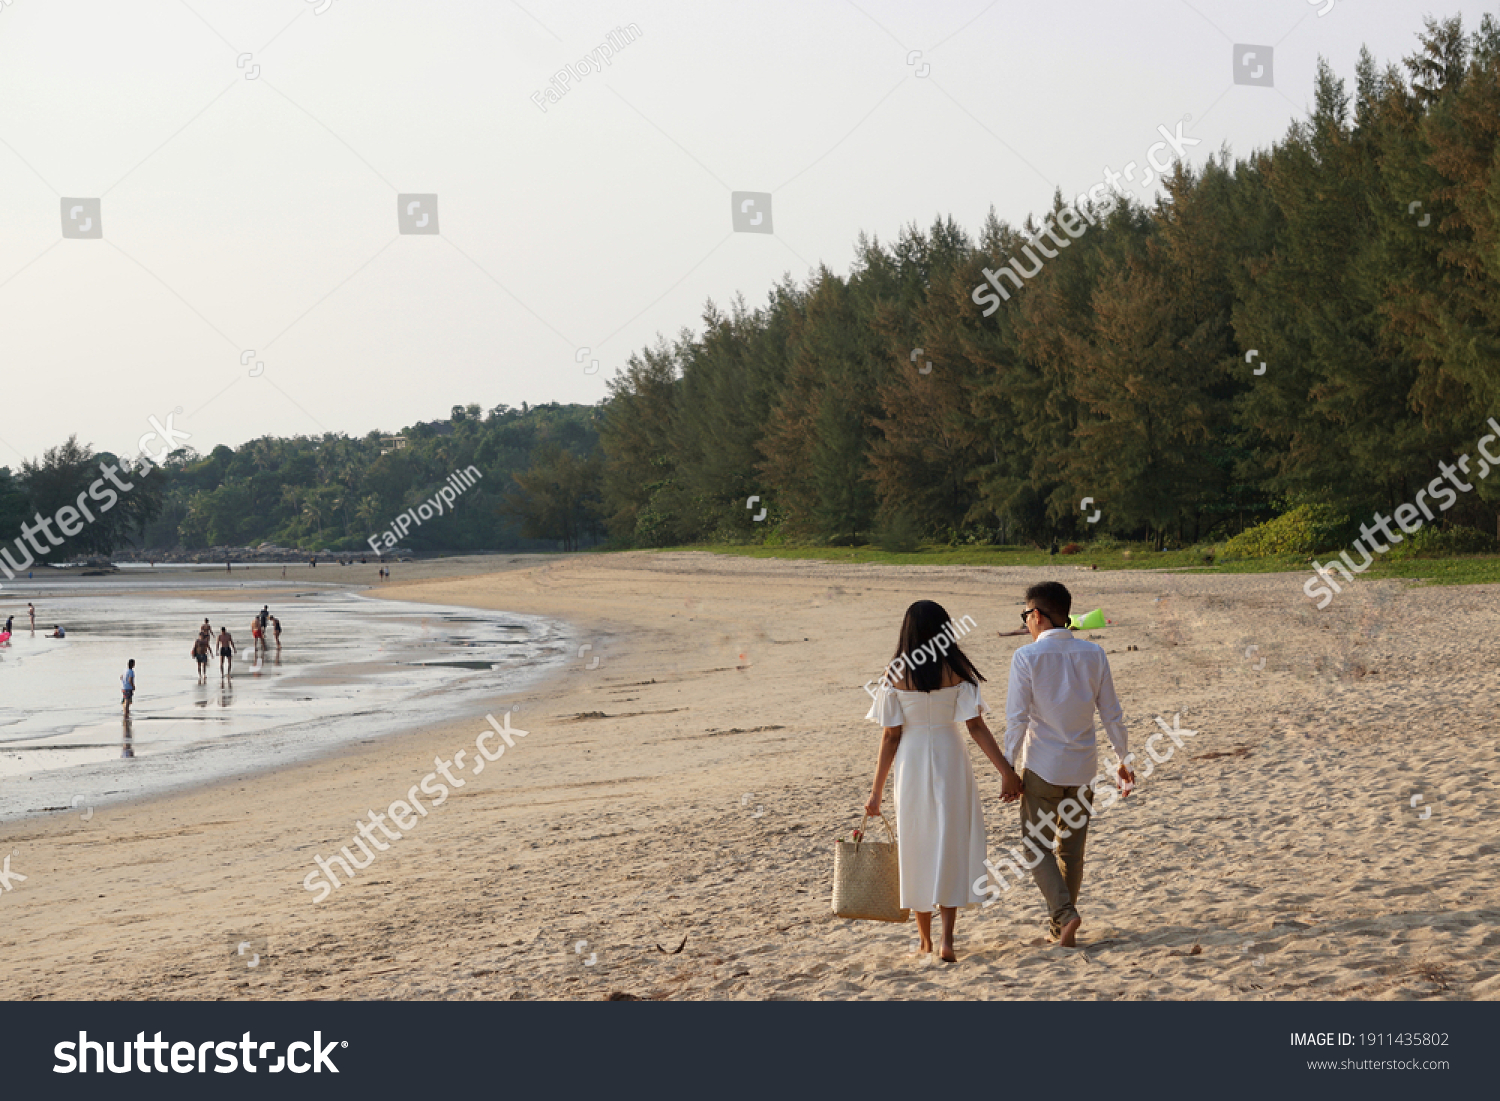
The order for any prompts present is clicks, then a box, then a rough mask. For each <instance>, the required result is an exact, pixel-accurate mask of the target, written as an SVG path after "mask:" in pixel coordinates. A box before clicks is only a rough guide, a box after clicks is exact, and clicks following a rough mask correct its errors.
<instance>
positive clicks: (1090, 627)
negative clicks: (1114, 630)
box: [1068, 608, 1105, 631]
mask: <svg viewBox="0 0 1500 1101" xmlns="http://www.w3.org/2000/svg"><path fill="white" fill-rule="evenodd" d="M1104 623H1105V621H1104V609H1103V608H1095V609H1094V610H1093V611H1092V612H1090V613H1089V614H1088V615H1085V616H1076V615H1070V616H1069V617H1068V624H1069V626H1071V627H1072V628H1073V629H1074V630H1075V631H1097V630H1099V629H1100V628H1101V627H1103V626H1104Z"/></svg>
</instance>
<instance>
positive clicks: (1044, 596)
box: [1026, 581, 1073, 628]
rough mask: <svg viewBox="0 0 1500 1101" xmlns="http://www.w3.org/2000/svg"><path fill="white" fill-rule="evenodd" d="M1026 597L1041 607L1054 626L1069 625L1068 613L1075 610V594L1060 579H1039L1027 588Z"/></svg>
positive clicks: (1043, 613) (1064, 626)
mask: <svg viewBox="0 0 1500 1101" xmlns="http://www.w3.org/2000/svg"><path fill="white" fill-rule="evenodd" d="M1026 599H1027V600H1029V601H1030V602H1031V603H1032V604H1033V605H1035V606H1036V607H1038V608H1040V609H1041V611H1042V615H1044V616H1046V617H1047V619H1048V620H1050V621H1051V623H1052V625H1053V626H1054V627H1062V628H1066V627H1067V626H1068V613H1069V612H1071V611H1072V610H1073V594H1072V593H1070V592H1068V587H1067V586H1066V585H1064V584H1063V583H1062V582H1060V581H1039V582H1037V583H1036V584H1035V585H1033V586H1031V588H1029V589H1027V590H1026Z"/></svg>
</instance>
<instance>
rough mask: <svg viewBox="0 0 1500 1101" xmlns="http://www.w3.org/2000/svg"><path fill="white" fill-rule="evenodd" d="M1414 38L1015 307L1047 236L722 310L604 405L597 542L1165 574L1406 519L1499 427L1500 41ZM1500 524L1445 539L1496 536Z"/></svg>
mask: <svg viewBox="0 0 1500 1101" xmlns="http://www.w3.org/2000/svg"><path fill="white" fill-rule="evenodd" d="M1419 41H1420V47H1419V48H1418V49H1417V51H1416V52H1415V53H1414V54H1413V55H1412V56H1411V57H1408V58H1407V59H1405V60H1404V61H1403V62H1402V63H1401V64H1400V65H1399V66H1398V65H1388V66H1386V67H1385V68H1383V69H1382V68H1380V67H1378V66H1377V64H1376V62H1375V61H1374V59H1373V58H1372V57H1371V56H1370V54H1369V53H1368V51H1365V52H1363V53H1362V55H1361V58H1360V61H1359V63H1358V66H1357V69H1356V72H1355V74H1354V85H1353V88H1352V89H1350V88H1349V87H1348V86H1346V83H1345V81H1343V80H1342V79H1339V78H1338V77H1336V76H1335V74H1334V73H1333V72H1332V71H1331V70H1330V69H1329V67H1328V66H1327V64H1326V63H1323V64H1320V66H1319V71H1318V76H1317V81H1316V87H1315V89H1314V92H1315V100H1314V106H1313V108H1312V111H1311V114H1310V115H1309V117H1307V118H1306V119H1304V120H1300V121H1298V122H1295V123H1294V124H1292V125H1291V126H1290V127H1289V129H1288V131H1287V133H1286V135H1285V136H1284V137H1283V138H1282V139H1281V140H1280V141H1279V142H1277V143H1275V144H1274V145H1273V147H1272V148H1270V149H1267V150H1263V151H1257V152H1255V153H1253V154H1252V155H1250V156H1248V157H1246V158H1243V159H1232V158H1231V157H1230V155H1229V153H1228V152H1227V151H1226V152H1222V153H1220V154H1218V155H1215V156H1213V157H1210V158H1209V159H1208V161H1207V163H1205V164H1204V165H1203V166H1202V167H1201V168H1199V169H1193V168H1191V167H1189V166H1186V165H1183V164H1181V163H1179V164H1178V165H1177V166H1176V167H1175V169H1174V170H1173V174H1172V175H1171V176H1170V178H1168V179H1166V180H1165V181H1164V191H1165V194H1164V195H1163V196H1162V198H1160V200H1158V201H1156V202H1154V203H1153V204H1152V205H1150V206H1143V205H1142V204H1140V203H1139V202H1136V201H1133V200H1131V199H1124V200H1122V201H1120V202H1117V203H1114V204H1111V205H1109V206H1108V208H1107V209H1101V210H1091V211H1090V213H1092V214H1093V215H1094V216H1095V217H1096V218H1097V225H1095V226H1094V227H1093V228H1090V229H1088V231H1087V232H1086V233H1083V234H1082V235H1081V236H1080V237H1078V238H1077V239H1074V240H1071V242H1070V244H1069V245H1068V246H1067V247H1063V248H1058V247H1056V245H1055V244H1054V246H1053V247H1051V248H1049V249H1048V250H1046V254H1047V255H1048V256H1051V257H1053V258H1049V259H1046V260H1045V263H1044V264H1043V266H1042V268H1041V270H1040V271H1039V272H1037V273H1036V274H1035V275H1034V276H1033V277H1031V278H1029V279H1028V280H1027V281H1026V282H1025V284H1024V286H1022V287H1019V288H1017V289H1012V282H1013V281H1008V282H1003V283H995V281H993V280H987V279H986V276H985V269H987V268H988V269H990V270H991V274H992V275H993V274H994V269H996V268H997V267H998V266H1000V265H1003V264H1006V263H1007V262H1008V261H1010V260H1011V259H1013V258H1017V257H1022V260H1021V263H1022V264H1023V265H1024V267H1025V269H1026V270H1028V271H1029V270H1030V269H1031V267H1032V264H1031V263H1030V262H1029V261H1028V260H1026V259H1025V258H1024V257H1025V255H1026V254H1025V252H1024V250H1025V249H1026V248H1027V247H1028V246H1029V245H1034V244H1036V241H1037V236H1038V222H1037V221H1036V220H1035V219H1032V218H1028V220H1027V221H1026V223H1025V224H1024V225H1022V226H1019V227H1015V226H1011V225H1009V224H1007V223H1005V222H1003V221H1000V220H998V219H997V218H996V217H995V215H994V212H993V210H992V211H991V213H990V216H989V218H988V219H987V220H986V222H985V224H984V225H983V226H982V228H981V229H980V232H979V234H978V236H977V239H976V238H971V237H970V236H969V235H968V234H967V233H965V232H964V231H963V230H962V229H960V228H959V227H957V226H956V225H954V223H953V221H952V220H951V219H939V220H937V221H936V222H934V224H933V225H932V226H931V228H930V229H928V230H927V231H925V232H923V231H921V230H919V229H918V228H917V227H916V226H915V225H912V226H910V227H908V228H906V229H905V230H903V231H902V232H901V233H900V235H899V236H898V238H897V239H896V240H895V241H894V242H891V243H888V244H882V243H881V242H880V241H878V240H870V239H867V238H866V237H864V236H861V238H860V239H859V242H858V246H857V249H856V262H855V264H854V266H853V268H852V270H851V271H850V272H849V274H847V275H845V276H841V275H837V274H835V273H833V272H831V271H830V270H828V269H827V268H826V267H821V268H819V270H818V271H817V272H816V273H814V274H813V276H812V277H811V278H810V279H809V280H808V281H807V282H806V283H805V284H802V285H798V284H796V283H794V282H793V281H792V280H790V279H789V278H788V279H785V280H783V282H782V283H781V284H780V285H778V286H777V287H775V288H774V289H773V291H772V292H771V293H770V295H769V296H768V300H767V302H766V304H765V305H764V306H762V307H760V308H758V309H749V308H747V307H746V306H745V304H744V301H743V300H742V299H737V300H735V302H734V303H733V304H732V305H731V306H730V307H729V308H727V309H724V308H720V307H718V306H716V305H715V304H714V303H712V302H710V303H709V304H708V306H707V308H706V309H705V311H704V313H703V317H702V327H701V330H700V331H699V332H696V333H691V332H684V333H683V334H682V335H681V336H680V337H679V338H678V339H677V340H676V341H672V342H668V341H666V340H664V339H658V340H657V342H656V343H655V344H654V345H653V346H650V347H647V348H643V349H641V350H640V351H638V352H637V353H636V354H634V355H633V356H631V358H630V360H629V362H628V364H627V366H626V367H625V368H623V369H622V370H621V371H620V372H618V373H617V375H616V377H615V379H614V380H613V381H612V382H611V384H610V393H609V398H608V400H607V401H606V403H605V408H604V415H603V419H602V423H601V427H600V433H601V442H602V445H603V452H604V458H603V482H602V488H601V494H600V496H601V501H602V507H603V509H604V513H605V520H606V523H607V526H608V530H609V531H610V533H611V535H612V536H613V537H614V538H615V539H616V540H618V541H619V542H621V543H623V544H627V545H637V546H659V545H669V544H683V543H692V542H700V541H708V542H713V541H721V540H738V541H743V540H745V539H752V538H757V537H759V538H769V539H772V540H775V539H800V540H828V541H833V542H840V541H859V540H861V539H863V538H866V537H868V536H869V535H871V534H872V533H881V532H890V531H903V530H904V531H913V532H916V533H919V534H921V535H925V536H927V537H929V538H939V539H947V540H948V541H950V542H1015V541H1021V540H1035V541H1038V542H1043V541H1049V540H1054V539H1057V538H1063V537H1069V536H1077V535H1083V534H1088V533H1093V532H1104V531H1108V532H1111V533H1113V534H1115V535H1117V536H1120V537H1125V538H1133V539H1141V540H1149V541H1151V542H1152V543H1153V544H1154V545H1156V546H1157V547H1161V546H1164V545H1166V544H1167V543H1169V542H1172V543H1180V544H1189V543H1194V542H1201V541H1208V540H1214V539H1218V538H1222V537H1224V536H1227V535H1233V534H1235V533H1236V532H1239V531H1241V530H1242V529H1244V528H1246V527H1247V526H1250V525H1253V524H1255V523H1257V522H1259V521H1262V520H1265V519H1267V518H1269V517H1272V516H1274V515H1277V514H1279V513H1281V512H1284V511H1287V510H1289V509H1291V508H1293V507H1296V506H1298V505H1301V504H1310V503H1317V504H1320V505H1328V506H1334V507H1336V508H1337V509H1339V510H1341V511H1342V512H1343V513H1344V514H1346V515H1350V516H1361V517H1363V516H1368V514H1369V512H1370V510H1372V509H1376V508H1384V509H1387V510H1389V509H1390V508H1392V507H1393V506H1395V505H1396V504H1397V503H1399V502H1403V501H1407V500H1409V499H1410V497H1411V494H1412V492H1413V491H1414V490H1415V489H1416V488H1418V487H1419V486H1421V485H1424V484H1426V483H1427V482H1428V481H1429V480H1430V479H1431V478H1432V477H1433V475H1434V474H1435V472H1436V471H1435V464H1436V462H1437V461H1438V460H1439V459H1440V458H1451V457H1452V456H1453V455H1455V454H1458V453H1461V452H1467V451H1472V449H1473V446H1474V440H1475V439H1476V438H1477V437H1478V436H1480V435H1482V434H1483V433H1484V432H1485V431H1487V430H1486V429H1485V428H1484V425H1485V422H1486V419H1487V418H1488V417H1489V416H1492V415H1495V414H1496V413H1497V412H1500V401H1497V398H1500V367H1497V364H1500V289H1497V288H1500V157H1497V132H1500V25H1497V23H1496V21H1495V20H1494V19H1493V18H1492V17H1490V16H1486V17H1485V18H1484V19H1483V21H1482V23H1481V25H1480V27H1479V29H1478V30H1477V31H1474V32H1473V33H1466V32H1465V30H1464V28H1463V25H1462V22H1461V20H1460V19H1457V18H1455V19H1443V20H1434V19H1429V20H1428V21H1427V24H1426V28H1425V31H1424V32H1423V33H1422V34H1420V35H1419ZM1063 210H1064V204H1063V199H1062V196H1061V195H1058V196H1056V197H1055V199H1054V204H1053V210H1052V211H1051V212H1050V214H1049V215H1048V217H1050V218H1052V219H1053V220H1054V221H1056V220H1058V219H1057V215H1058V214H1059V212H1061V211H1063ZM1064 217H1065V218H1066V216H1064ZM1042 224H1043V225H1045V224H1046V220H1045V219H1043V222H1042ZM1051 239H1052V240H1053V241H1054V242H1056V241H1057V238H1056V237H1053V238H1051ZM1047 240H1048V238H1043V239H1042V241H1041V243H1042V244H1045V243H1046V241H1047ZM1032 255H1033V256H1035V252H1033V253H1032ZM991 283H995V285H998V286H1003V287H1004V288H1005V290H1006V291H1007V292H1008V293H1007V296H1006V297H1005V298H1004V299H1003V300H1002V299H1001V298H1000V296H998V295H995V294H994V293H993V291H992V290H991V291H989V293H988V294H987V295H986V294H983V293H982V292H981V291H980V290H979V288H987V287H988V286H989V285H990V284H991ZM996 305H998V307H999V308H998V309H996V308H994V307H995V306H996ZM981 306H987V307H989V308H988V310H986V309H982V308H981ZM917 349H920V350H921V351H920V353H918V352H917ZM929 364H930V365H931V366H930V368H929V367H928V365H929ZM1257 372H1259V373H1257ZM752 496H756V497H759V498H760V501H759V502H757V510H756V511H757V512H758V507H759V506H760V505H764V506H765V507H767V508H768V509H769V515H768V517H767V518H766V520H765V521H763V522H760V523H757V522H756V521H755V520H754V514H753V513H752V511H751V510H750V509H748V508H747V507H746V502H747V501H748V499H749V498H750V497H752ZM1085 497H1092V498H1093V499H1094V503H1095V506H1094V507H1098V508H1100V509H1101V511H1102V515H1101V518H1100V520H1099V522H1098V523H1097V524H1094V525H1091V524H1089V523H1087V517H1086V515H1085V514H1084V513H1083V512H1082V511H1081V509H1080V504H1081V502H1082V499H1083V498H1085ZM1497 498H1500V487H1497V486H1496V485H1495V484H1494V482H1488V483H1484V484H1481V485H1479V486H1477V487H1476V490H1475V492H1473V493H1470V494H1467V495H1466V496H1465V497H1464V498H1463V499H1462V500H1461V501H1460V502H1459V504H1458V506H1456V507H1455V508H1454V509H1453V510H1452V511H1451V512H1450V513H1448V514H1446V515H1445V520H1447V521H1448V522H1450V523H1455V524H1464V525H1469V526H1478V527H1482V528H1484V529H1485V530H1500V516H1497V503H1496V502H1497Z"/></svg>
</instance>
